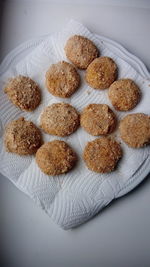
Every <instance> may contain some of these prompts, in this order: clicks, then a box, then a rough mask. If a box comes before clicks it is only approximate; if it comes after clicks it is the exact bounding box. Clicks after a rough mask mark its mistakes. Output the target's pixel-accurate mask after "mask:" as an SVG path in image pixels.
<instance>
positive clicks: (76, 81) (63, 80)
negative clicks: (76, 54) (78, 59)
mask: <svg viewBox="0 0 150 267" xmlns="http://www.w3.org/2000/svg"><path fill="white" fill-rule="evenodd" d="M79 85H80V76H79V74H78V72H77V71H76V69H75V67H74V66H73V65H72V64H70V63H68V62H65V61H60V62H58V63H56V64H52V65H51V66H50V68H49V69H48V71H47V72H46V87H47V89H48V91H49V92H50V93H51V94H52V95H54V96H57V97H62V98H66V97H70V96H71V95H72V94H73V93H74V92H75V91H76V90H77V89H78V87H79Z"/></svg>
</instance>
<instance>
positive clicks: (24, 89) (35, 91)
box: [4, 75, 41, 111]
mask: <svg viewBox="0 0 150 267" xmlns="http://www.w3.org/2000/svg"><path fill="white" fill-rule="evenodd" d="M4 92H5V93H6V94H7V96H8V98H9V99H10V101H11V102H12V103H13V104H14V105H15V106H17V107H19V108H20V109H21V110H24V111H32V110H34V109H35V108H36V107H37V106H38V105H39V103H40V101H41V92H40V89H39V87H38V85H37V84H36V83H35V82H34V81H33V80H32V79H30V78H29V77H25V76H21V75H19V76H17V77H15V78H12V79H10V80H9V82H8V83H7V84H6V86H5V88H4Z"/></svg>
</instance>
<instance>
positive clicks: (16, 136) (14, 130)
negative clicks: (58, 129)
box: [4, 118, 42, 155]
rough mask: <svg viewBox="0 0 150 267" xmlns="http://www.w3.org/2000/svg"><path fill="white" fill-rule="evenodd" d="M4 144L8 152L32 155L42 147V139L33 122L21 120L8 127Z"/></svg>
mask: <svg viewBox="0 0 150 267" xmlns="http://www.w3.org/2000/svg"><path fill="white" fill-rule="evenodd" d="M4 144H5V147H6V150H7V151H8V152H12V153H16V154H19V155H32V154H34V153H35V152H36V151H37V149H38V148H39V147H40V146H41V144H42V137H41V133H40V130H39V129H38V128H37V127H36V126H35V125H34V123H33V122H31V121H26V120H25V119H24V118H19V119H18V120H14V121H11V122H10V123H9V124H8V125H7V126H6V129H5V134H4Z"/></svg>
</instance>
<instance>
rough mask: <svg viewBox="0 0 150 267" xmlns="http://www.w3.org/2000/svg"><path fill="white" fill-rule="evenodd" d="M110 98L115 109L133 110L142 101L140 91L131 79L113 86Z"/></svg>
mask: <svg viewBox="0 0 150 267" xmlns="http://www.w3.org/2000/svg"><path fill="white" fill-rule="evenodd" d="M108 96H109V98H110V101H111V103H112V105H113V106H114V107H115V109H117V110H120V111H127V110H131V109H133V108H134V107H135V106H136V105H137V103H138V102H139V100H140V89H139V87H138V86H137V85H136V84H135V83H134V81H132V80H131V79H121V80H118V81H115V82H114V83H112V84H111V86H110V87H109V91H108Z"/></svg>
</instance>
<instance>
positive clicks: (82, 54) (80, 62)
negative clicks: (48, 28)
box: [65, 35, 99, 69]
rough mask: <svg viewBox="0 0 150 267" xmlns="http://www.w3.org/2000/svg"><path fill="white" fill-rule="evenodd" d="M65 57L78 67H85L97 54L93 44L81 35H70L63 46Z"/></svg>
mask: <svg viewBox="0 0 150 267" xmlns="http://www.w3.org/2000/svg"><path fill="white" fill-rule="evenodd" d="M65 52H66V56H67V58H68V59H69V60H70V61H71V62H72V63H73V64H74V65H75V66H76V67H77V68H79V69H86V68H87V67H88V65H89V64H90V63H91V62H92V61H93V60H94V59H95V58H96V57H98V55H99V51H98V49H97V47H96V46H95V44H94V43H93V42H92V41H91V40H89V39H88V38H86V37H84V36H81V35H74V36H71V37H70V38H69V39H68V41H67V43H66V46H65Z"/></svg>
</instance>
